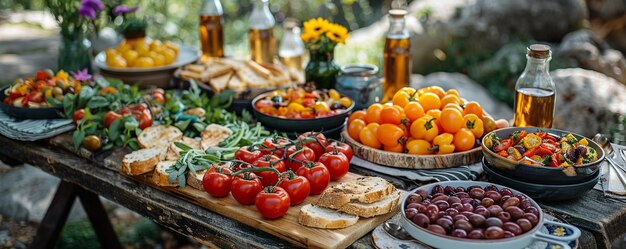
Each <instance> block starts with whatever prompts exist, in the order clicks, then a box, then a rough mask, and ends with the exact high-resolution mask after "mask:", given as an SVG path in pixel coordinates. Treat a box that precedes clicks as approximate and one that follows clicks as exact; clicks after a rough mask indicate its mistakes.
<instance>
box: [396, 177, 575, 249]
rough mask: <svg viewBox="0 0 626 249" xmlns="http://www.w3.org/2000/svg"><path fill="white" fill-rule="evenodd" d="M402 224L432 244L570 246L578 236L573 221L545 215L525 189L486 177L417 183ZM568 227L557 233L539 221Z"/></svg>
mask: <svg viewBox="0 0 626 249" xmlns="http://www.w3.org/2000/svg"><path fill="white" fill-rule="evenodd" d="M401 210H402V226H403V227H404V229H405V230H406V231H407V232H408V233H409V234H411V236H413V237H414V238H416V239H418V240H420V241H421V242H424V243H426V244H428V245H430V246H432V247H436V248H442V249H445V248H451V249H458V248H467V249H478V248H481V249H487V248H524V247H526V246H528V245H530V244H531V243H533V242H534V241H536V240H541V241H547V242H550V243H554V244H558V245H561V246H562V247H563V248H570V247H569V245H568V244H567V243H568V242H569V241H571V240H575V239H577V238H578V237H579V236H580V230H579V229H578V228H576V227H574V226H571V225H568V224H563V223H560V222H554V221H549V220H545V219H544V215H543V212H542V211H541V208H540V207H539V205H538V204H537V203H536V202H535V201H534V200H533V199H531V198H529V197H528V196H526V195H524V194H523V193H521V192H519V191H517V190H514V189H510V188H507V187H504V186H501V185H496V184H491V183H488V182H475V181H450V182H443V183H432V184H428V185H424V186H421V187H419V188H417V189H415V190H413V191H411V192H409V194H408V195H406V197H405V198H404V199H403V201H402V207H401ZM544 223H546V224H554V225H557V226H562V227H565V228H568V229H571V230H572V231H573V233H572V234H571V235H569V236H563V237H557V236H554V235H550V234H545V233H543V232H541V230H540V229H539V228H540V227H542V226H543V224H544Z"/></svg>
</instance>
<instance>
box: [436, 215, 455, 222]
mask: <svg viewBox="0 0 626 249" xmlns="http://www.w3.org/2000/svg"><path fill="white" fill-rule="evenodd" d="M439 219H448V220H450V221H454V219H452V216H450V215H447V214H444V215H442V216H441V217H439Z"/></svg>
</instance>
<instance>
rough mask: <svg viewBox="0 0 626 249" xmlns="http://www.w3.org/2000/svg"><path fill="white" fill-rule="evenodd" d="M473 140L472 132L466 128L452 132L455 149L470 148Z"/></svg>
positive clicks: (474, 139)
mask: <svg viewBox="0 0 626 249" xmlns="http://www.w3.org/2000/svg"><path fill="white" fill-rule="evenodd" d="M475 142H476V138H475V137H474V134H473V133H472V131H470V130H468V129H467V128H461V129H460V130H459V131H457V132H456V133H455V134H454V147H455V148H456V150H457V151H466V150H471V149H472V148H474V143H475Z"/></svg>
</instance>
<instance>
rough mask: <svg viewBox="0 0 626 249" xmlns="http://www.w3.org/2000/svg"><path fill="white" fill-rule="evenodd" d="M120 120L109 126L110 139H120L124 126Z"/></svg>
mask: <svg viewBox="0 0 626 249" xmlns="http://www.w3.org/2000/svg"><path fill="white" fill-rule="evenodd" d="M120 120H121V119H118V120H115V121H113V123H111V126H109V139H111V140H115V139H117V138H118V137H120V128H121V124H122V122H121V121H120Z"/></svg>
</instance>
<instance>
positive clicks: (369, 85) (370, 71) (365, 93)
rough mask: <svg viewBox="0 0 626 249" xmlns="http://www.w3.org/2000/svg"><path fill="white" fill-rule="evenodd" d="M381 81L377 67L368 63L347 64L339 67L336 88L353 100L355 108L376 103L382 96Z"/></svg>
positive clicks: (358, 108)
mask: <svg viewBox="0 0 626 249" xmlns="http://www.w3.org/2000/svg"><path fill="white" fill-rule="evenodd" d="M382 87H383V82H382V81H381V78H380V77H379V76H378V67H376V66H374V65H368V64H349V65H344V66H342V67H341V75H339V77H338V78H337V85H336V89H337V91H339V92H340V93H341V94H343V95H346V96H348V97H349V98H351V99H352V100H353V101H354V104H355V106H354V108H355V110H360V109H364V108H367V107H368V106H369V105H371V104H373V103H378V102H380V101H381V99H382V97H383V90H382Z"/></svg>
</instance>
